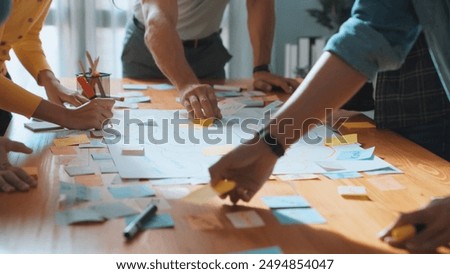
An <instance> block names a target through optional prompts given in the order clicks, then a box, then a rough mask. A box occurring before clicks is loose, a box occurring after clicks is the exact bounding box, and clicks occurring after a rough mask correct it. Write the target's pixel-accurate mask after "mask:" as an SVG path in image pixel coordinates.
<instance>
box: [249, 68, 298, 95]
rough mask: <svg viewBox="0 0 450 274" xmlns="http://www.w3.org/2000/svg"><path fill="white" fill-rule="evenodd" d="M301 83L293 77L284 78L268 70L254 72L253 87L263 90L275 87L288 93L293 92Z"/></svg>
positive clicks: (271, 89) (270, 89)
mask: <svg viewBox="0 0 450 274" xmlns="http://www.w3.org/2000/svg"><path fill="white" fill-rule="evenodd" d="M299 85H300V83H299V82H298V81H297V80H295V79H291V78H284V77H281V76H278V75H275V74H272V73H270V72H268V71H258V72H255V73H254V74H253V87H254V88H255V89H257V90H262V91H266V92H268V91H273V90H274V88H275V87H279V88H281V89H282V90H283V91H284V92H286V93H293V92H294V91H295V90H296V89H297V87H298V86H299Z"/></svg>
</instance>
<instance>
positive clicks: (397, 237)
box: [391, 224, 425, 242]
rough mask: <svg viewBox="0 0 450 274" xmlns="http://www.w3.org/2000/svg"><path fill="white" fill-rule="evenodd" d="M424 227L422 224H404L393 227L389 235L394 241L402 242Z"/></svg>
mask: <svg viewBox="0 0 450 274" xmlns="http://www.w3.org/2000/svg"><path fill="white" fill-rule="evenodd" d="M424 228H425V225H424V224H415V225H404V226H399V227H396V228H394V229H393V230H392V231H391V237H392V239H394V241H396V242H403V241H406V240H408V239H411V238H412V237H414V235H416V234H417V233H419V232H420V231H422V230H423V229H424Z"/></svg>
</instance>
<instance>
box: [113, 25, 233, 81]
mask: <svg viewBox="0 0 450 274" xmlns="http://www.w3.org/2000/svg"><path fill="white" fill-rule="evenodd" d="M144 33H145V31H144V29H143V26H141V25H139V24H138V23H137V22H135V21H134V20H130V21H129V22H128V24H127V27H126V34H125V41H124V47H123V51H122V68H123V77H127V78H134V79H166V77H165V76H164V74H163V73H162V72H161V71H160V70H159V68H158V66H157V65H156V63H155V60H154V59H153V56H152V55H151V53H150V51H149V49H148V48H147V46H146V45H145V43H144ZM184 54H185V56H186V60H187V61H188V63H189V65H190V66H191V68H192V70H193V71H194V73H195V75H196V76H197V77H198V78H200V79H225V69H224V67H225V64H226V63H227V62H228V61H229V60H230V59H231V55H230V54H229V53H228V51H227V49H226V48H225V47H224V46H223V43H222V39H221V38H220V34H219V33H216V34H213V35H212V36H211V39H208V42H207V43H201V44H200V45H199V46H198V47H193V46H191V45H185V46H184Z"/></svg>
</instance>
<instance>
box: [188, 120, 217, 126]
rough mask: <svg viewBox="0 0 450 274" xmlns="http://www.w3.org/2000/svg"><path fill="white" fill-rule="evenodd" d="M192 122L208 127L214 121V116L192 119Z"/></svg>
mask: <svg viewBox="0 0 450 274" xmlns="http://www.w3.org/2000/svg"><path fill="white" fill-rule="evenodd" d="M193 122H194V124H198V125H201V126H204V127H209V126H210V125H212V124H213V123H214V118H208V119H194V121H193Z"/></svg>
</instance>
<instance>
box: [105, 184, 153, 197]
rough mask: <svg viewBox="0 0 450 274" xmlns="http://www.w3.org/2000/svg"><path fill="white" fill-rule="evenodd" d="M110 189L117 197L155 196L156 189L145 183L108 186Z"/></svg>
mask: <svg viewBox="0 0 450 274" xmlns="http://www.w3.org/2000/svg"><path fill="white" fill-rule="evenodd" d="M108 190H109V192H111V194H112V196H113V197H114V198H115V199H126V198H139V197H148V196H155V191H154V190H153V189H151V188H150V187H148V186H145V185H135V186H124V187H108Z"/></svg>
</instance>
